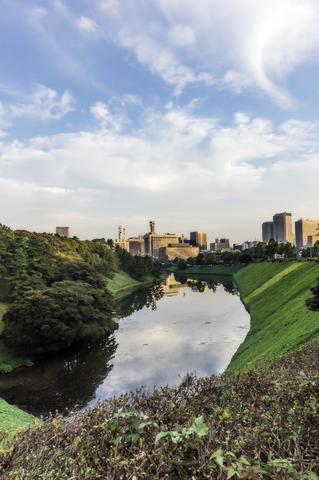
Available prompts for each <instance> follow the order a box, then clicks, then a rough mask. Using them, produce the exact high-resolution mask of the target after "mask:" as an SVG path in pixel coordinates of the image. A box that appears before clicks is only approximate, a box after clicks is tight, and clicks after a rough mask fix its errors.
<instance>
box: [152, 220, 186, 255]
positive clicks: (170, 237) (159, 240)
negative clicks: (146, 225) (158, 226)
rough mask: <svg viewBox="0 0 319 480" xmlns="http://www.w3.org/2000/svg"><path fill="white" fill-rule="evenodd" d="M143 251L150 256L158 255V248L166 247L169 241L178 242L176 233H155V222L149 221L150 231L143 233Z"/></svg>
mask: <svg viewBox="0 0 319 480" xmlns="http://www.w3.org/2000/svg"><path fill="white" fill-rule="evenodd" d="M144 242H145V253H146V254H149V255H151V256H152V257H159V253H160V251H159V249H160V248H161V247H168V245H169V244H170V243H178V235H176V234H175V233H164V234H158V233H155V222H153V221H151V222H150V232H149V233H146V234H145V235H144Z"/></svg>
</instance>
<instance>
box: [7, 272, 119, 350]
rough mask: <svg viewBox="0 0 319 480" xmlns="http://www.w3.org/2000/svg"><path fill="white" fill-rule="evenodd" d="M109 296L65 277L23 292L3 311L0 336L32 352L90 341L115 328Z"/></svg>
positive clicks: (16, 347)
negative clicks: (16, 300) (47, 285)
mask: <svg viewBox="0 0 319 480" xmlns="http://www.w3.org/2000/svg"><path fill="white" fill-rule="evenodd" d="M111 315H112V300H111V296H110V294H109V293H107V292H104V293H102V292H100V291H99V290H97V289H95V288H93V287H92V286H91V285H89V284H88V283H83V282H80V281H77V282H74V281H69V280H65V281H63V282H56V283H54V284H53V286H52V287H51V288H46V289H44V290H42V291H40V290H34V291H32V292H30V293H27V294H25V295H23V296H22V297H21V298H20V300H19V301H18V302H16V303H14V304H13V305H12V306H11V307H10V308H9V309H8V310H7V311H6V313H5V314H4V316H3V322H4V328H3V333H2V336H3V339H4V341H5V343H6V344H7V345H8V346H9V347H11V348H13V349H15V350H19V351H23V352H25V353H27V354H31V355H34V356H37V355H41V356H42V355H46V354H50V353H54V352H58V351H59V350H62V349H66V348H68V347H69V346H70V345H71V344H73V343H76V342H93V341H96V340H98V339H101V338H103V337H104V336H105V335H106V333H109V332H111V331H113V330H114V329H115V328H117V324H116V322H114V321H113V320H112V318H111Z"/></svg>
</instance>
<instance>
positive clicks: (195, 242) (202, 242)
mask: <svg viewBox="0 0 319 480" xmlns="http://www.w3.org/2000/svg"><path fill="white" fill-rule="evenodd" d="M190 244H191V245H192V246H193V247H199V248H200V249H201V250H207V233H206V232H190Z"/></svg>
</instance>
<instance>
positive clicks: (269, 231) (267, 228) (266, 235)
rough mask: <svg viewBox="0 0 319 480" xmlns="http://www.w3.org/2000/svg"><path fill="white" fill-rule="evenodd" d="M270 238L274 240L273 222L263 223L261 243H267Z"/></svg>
mask: <svg viewBox="0 0 319 480" xmlns="http://www.w3.org/2000/svg"><path fill="white" fill-rule="evenodd" d="M271 238H274V224H273V222H264V223H263V224H262V239H263V242H265V243H268V242H269V240H270V239H271Z"/></svg>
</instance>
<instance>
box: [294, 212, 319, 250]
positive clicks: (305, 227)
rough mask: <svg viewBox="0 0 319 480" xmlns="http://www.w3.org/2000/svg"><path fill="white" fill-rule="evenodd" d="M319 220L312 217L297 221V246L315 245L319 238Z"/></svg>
mask: <svg viewBox="0 0 319 480" xmlns="http://www.w3.org/2000/svg"><path fill="white" fill-rule="evenodd" d="M318 226H319V221H318V220H313V219H312V218H301V219H300V220H297V222H295V232H296V245H297V247H301V248H302V247H313V245H314V244H315V243H316V241H317V240H319V236H318V235H319V230H318Z"/></svg>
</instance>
